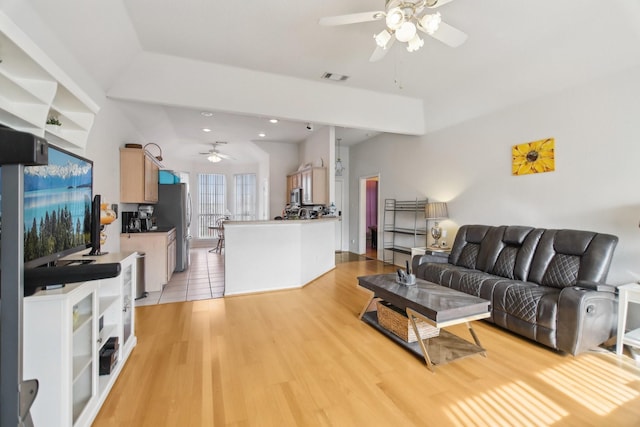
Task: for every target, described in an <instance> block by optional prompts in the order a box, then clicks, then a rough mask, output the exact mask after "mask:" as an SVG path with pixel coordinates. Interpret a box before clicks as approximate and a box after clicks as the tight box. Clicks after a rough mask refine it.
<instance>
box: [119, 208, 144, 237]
mask: <svg viewBox="0 0 640 427" xmlns="http://www.w3.org/2000/svg"><path fill="white" fill-rule="evenodd" d="M141 231H142V225H141V223H140V218H138V212H133V211H129V212H127V211H123V212H122V232H123V233H140V232H141Z"/></svg>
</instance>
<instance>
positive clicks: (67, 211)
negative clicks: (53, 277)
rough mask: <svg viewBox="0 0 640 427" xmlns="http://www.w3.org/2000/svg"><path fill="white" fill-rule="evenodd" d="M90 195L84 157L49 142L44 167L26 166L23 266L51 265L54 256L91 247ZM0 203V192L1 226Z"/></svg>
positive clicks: (88, 169) (88, 166)
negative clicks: (47, 160)
mask: <svg viewBox="0 0 640 427" xmlns="http://www.w3.org/2000/svg"><path fill="white" fill-rule="evenodd" d="M0 179H2V177H1V174H0ZM0 187H1V181H0ZM92 196H93V162H92V161H91V160H89V159H86V158H84V157H81V156H79V155H77V154H73V153H71V152H68V151H65V150H63V149H61V148H58V147H54V146H52V145H49V164H48V165H46V166H25V168H24V267H25V269H26V268H33V267H40V266H54V265H56V262H57V260H58V259H59V258H61V257H64V256H67V255H70V254H72V253H75V252H78V251H80V250H83V249H86V248H88V247H90V246H91V243H92V233H91V216H92V209H91V208H92V206H91V205H92V203H91V202H92ZM1 203H2V199H1V195H0V227H1V224H2V211H1V209H2V204H1ZM0 230H1V228H0ZM0 232H1V231H0ZM0 236H1V235H0Z"/></svg>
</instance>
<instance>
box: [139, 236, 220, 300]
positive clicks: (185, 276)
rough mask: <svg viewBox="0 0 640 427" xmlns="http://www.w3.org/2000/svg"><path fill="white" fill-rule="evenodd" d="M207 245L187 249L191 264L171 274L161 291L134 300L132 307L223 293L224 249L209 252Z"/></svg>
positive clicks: (217, 296)
mask: <svg viewBox="0 0 640 427" xmlns="http://www.w3.org/2000/svg"><path fill="white" fill-rule="evenodd" d="M209 249H210V248H194V249H191V265H190V266H189V268H188V269H187V270H185V271H181V272H176V273H173V276H171V280H170V281H169V283H167V284H166V285H165V286H164V288H163V289H162V291H158V292H149V293H148V294H147V296H146V297H145V298H141V299H138V300H136V307H140V306H144V305H154V304H165V303H170V302H179V301H193V300H201V299H210V298H221V297H222V296H223V295H224V252H223V253H222V255H221V254H218V253H212V252H209Z"/></svg>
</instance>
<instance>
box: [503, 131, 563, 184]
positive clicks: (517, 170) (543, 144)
mask: <svg viewBox="0 0 640 427" xmlns="http://www.w3.org/2000/svg"><path fill="white" fill-rule="evenodd" d="M511 154H512V156H513V162H512V166H511V173H512V174H513V175H528V174H530V173H542V172H553V171H554V170H556V161H555V141H554V139H553V138H547V139H541V140H539V141H533V142H527V143H525V144H518V145H514V146H513V148H512V149H511Z"/></svg>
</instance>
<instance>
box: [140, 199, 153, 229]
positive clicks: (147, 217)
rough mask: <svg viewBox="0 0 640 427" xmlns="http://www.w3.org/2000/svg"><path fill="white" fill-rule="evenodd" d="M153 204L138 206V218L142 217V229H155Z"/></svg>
mask: <svg viewBox="0 0 640 427" xmlns="http://www.w3.org/2000/svg"><path fill="white" fill-rule="evenodd" d="M152 216H153V206H152V205H140V206H138V218H139V219H140V231H149V230H153V220H152V218H151V217H152Z"/></svg>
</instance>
